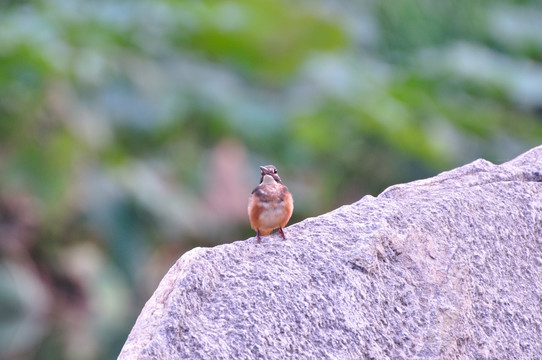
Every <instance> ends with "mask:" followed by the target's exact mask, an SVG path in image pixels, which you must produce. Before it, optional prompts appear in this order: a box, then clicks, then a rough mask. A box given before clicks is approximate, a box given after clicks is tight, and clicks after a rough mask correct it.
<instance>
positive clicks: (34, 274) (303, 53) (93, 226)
mask: <svg viewBox="0 0 542 360" xmlns="http://www.w3.org/2000/svg"><path fill="white" fill-rule="evenodd" d="M541 140H542V5H541V3H540V1H490V2H488V1H477V0H475V1H466V0H455V1H451V0H448V1H429V0H419V1H407V0H397V1H346V0H342V1H341V0H337V1H324V0H322V1H312V2H309V1H295V2H292V1H280V0H251V1H248V2H228V1H172V0H171V1H167V0H155V1H139V0H130V1H122V0H108V1H79V0H43V1H0V254H1V257H0V358H2V359H12V360H14V359H55V360H57V359H110V358H115V357H116V356H117V355H118V353H119V351H120V348H121V346H122V344H123V343H124V341H125V339H126V337H127V335H128V332H129V331H130V328H131V327H132V325H133V323H134V321H135V318H136V317H137V315H138V314H139V311H140V310H141V308H142V307H143V305H144V303H145V301H146V300H147V299H148V298H149V296H150V295H151V294H152V292H153V291H154V289H155V288H156V286H157V285H158V282H159V280H160V279H161V277H162V276H163V275H164V274H165V272H166V271H167V270H168V269H169V267H170V266H172V265H173V263H174V262H175V261H176V259H178V258H179V257H180V256H181V255H182V254H183V253H184V252H185V251H187V250H190V249H191V248H193V247H196V246H214V245H218V244H221V243H228V242H233V241H236V240H242V239H246V238H247V237H250V236H253V235H254V232H253V231H252V230H251V229H250V227H249V223H248V218H247V214H246V206H247V200H248V195H249V194H250V192H251V190H252V189H253V188H254V187H255V186H256V185H257V183H258V180H259V169H258V166H259V165H265V164H274V165H276V166H277V167H278V169H279V171H280V174H281V177H282V179H283V180H284V182H285V184H286V185H288V187H289V188H290V190H291V192H292V193H293V195H294V199H295V210H294V216H293V218H292V220H291V222H290V223H295V222H298V221H301V220H303V219H305V218H307V217H310V216H317V215H319V214H322V213H324V212H327V211H330V210H332V209H334V208H336V207H338V206H340V205H343V204H349V203H352V202H354V201H357V200H359V199H360V198H361V197H363V196H364V195H367V194H370V195H373V196H376V195H378V194H379V193H380V192H381V191H382V190H384V189H385V188H386V187H388V186H390V185H393V184H396V183H402V182H407V181H412V180H415V179H420V178H426V177H429V176H432V175H435V174H437V173H438V172H441V171H444V170H448V169H451V168H454V167H457V166H459V165H462V164H465V163H467V162H470V161H473V160H475V159H477V158H480V157H482V158H485V159H487V160H489V161H492V162H495V163H501V162H504V161H507V160H509V159H511V158H513V157H514V156H516V155H518V154H520V153H522V152H523V151H525V150H527V149H529V148H531V147H533V146H536V145H538V144H539V143H540V142H541Z"/></svg>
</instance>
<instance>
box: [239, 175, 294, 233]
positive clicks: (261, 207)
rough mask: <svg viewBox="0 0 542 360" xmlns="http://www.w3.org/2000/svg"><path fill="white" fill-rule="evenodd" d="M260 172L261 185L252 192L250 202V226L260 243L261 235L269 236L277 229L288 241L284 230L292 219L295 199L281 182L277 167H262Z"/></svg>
mask: <svg viewBox="0 0 542 360" xmlns="http://www.w3.org/2000/svg"><path fill="white" fill-rule="evenodd" d="M260 170H261V171H262V173H261V175H262V177H261V178H260V185H258V186H257V187H256V189H254V190H253V191H252V194H251V195H250V198H249V201H248V217H249V220H250V226H251V227H252V228H253V229H254V230H256V236H257V238H258V242H260V241H261V238H260V235H269V234H271V232H272V231H273V230H274V229H276V228H278V229H279V233H280V235H282V237H283V238H284V240H286V236H284V231H283V230H282V228H283V227H285V226H286V224H287V223H288V220H290V217H292V212H293V211H294V199H293V198H292V194H290V191H288V188H287V187H286V186H285V185H284V184H283V183H282V181H281V180H280V177H279V173H278V171H277V168H276V167H275V166H273V165H266V166H260Z"/></svg>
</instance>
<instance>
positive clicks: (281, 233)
mask: <svg viewBox="0 0 542 360" xmlns="http://www.w3.org/2000/svg"><path fill="white" fill-rule="evenodd" d="M279 233H280V235H282V238H283V239H284V240H286V236H284V231H282V228H281V227H279Z"/></svg>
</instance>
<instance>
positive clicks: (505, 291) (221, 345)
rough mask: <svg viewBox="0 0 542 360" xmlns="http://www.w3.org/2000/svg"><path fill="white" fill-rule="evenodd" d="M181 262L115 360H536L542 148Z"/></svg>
mask: <svg viewBox="0 0 542 360" xmlns="http://www.w3.org/2000/svg"><path fill="white" fill-rule="evenodd" d="M286 234H287V237H288V240H287V241H283V240H282V239H281V238H280V236H279V235H273V236H269V237H264V238H263V240H262V243H261V244H256V243H255V238H251V239H248V240H246V241H238V242H235V243H232V244H227V245H221V246H217V247H214V248H206V249H203V248H196V249H194V250H192V251H189V252H188V253H186V254H184V255H183V256H182V257H181V258H180V259H179V261H177V263H176V264H175V265H174V266H173V267H172V268H171V270H170V271H169V273H168V274H167V275H166V276H165V277H164V279H163V280H162V282H161V283H160V285H159V287H158V289H157V290H156V292H155V293H154V295H153V296H152V298H151V299H150V300H149V301H148V303H147V304H146V305H145V307H144V309H143V311H142V312H141V315H140V316H139V318H138V320H137V322H136V324H135V326H134V328H133V329H132V332H131V334H130V336H129V337H128V340H127V341H126V344H125V345H124V348H123V349H122V352H121V354H120V357H119V358H120V359H288V358H299V359H301V358H302V359H385V358H393V359H417V358H422V359H453V358H461V359H475V358H476V359H490V358H499V359H504V358H521V359H534V358H540V356H541V354H542V147H538V148H535V149H533V150H531V151H529V152H527V153H525V154H523V155H521V156H519V157H518V158H516V159H514V160H512V161H510V162H507V163H505V164H502V165H500V166H497V165H493V164H491V163H489V162H487V161H484V160H477V161H475V162H473V163H471V164H468V165H466V166H463V167H460V168H458V169H455V170H452V171H448V172H445V173H442V174H440V175H438V176H436V177H434V178H430V179H426V180H421V181H415V182H412V183H409V184H403V185H397V186H392V187H391V188H389V189H387V190H386V191H384V192H383V193H382V194H380V195H379V196H378V197H377V198H374V197H371V196H366V197H364V198H363V199H361V200H360V201H358V202H357V203H354V204H352V205H348V206H343V207H341V208H339V209H337V210H335V211H332V212H330V213H327V214H324V215H322V216H319V217H316V218H310V219H307V220H305V221H302V222H300V223H298V224H295V225H293V226H290V227H288V228H287V229H286Z"/></svg>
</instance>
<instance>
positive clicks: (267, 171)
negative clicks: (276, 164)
mask: <svg viewBox="0 0 542 360" xmlns="http://www.w3.org/2000/svg"><path fill="white" fill-rule="evenodd" d="M260 170H261V171H262V174H268V175H269V170H267V169H266V168H265V167H263V166H260Z"/></svg>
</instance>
